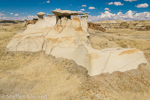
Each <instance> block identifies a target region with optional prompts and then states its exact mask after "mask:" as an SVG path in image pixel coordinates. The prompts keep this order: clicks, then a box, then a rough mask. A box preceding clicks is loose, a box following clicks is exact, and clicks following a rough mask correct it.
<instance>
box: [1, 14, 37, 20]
mask: <svg viewBox="0 0 150 100" xmlns="http://www.w3.org/2000/svg"><path fill="white" fill-rule="evenodd" d="M33 18H38V17H37V16H32V15H28V16H27V17H25V16H23V17H22V16H20V17H19V16H16V17H0V19H1V20H25V19H27V20H33Z"/></svg>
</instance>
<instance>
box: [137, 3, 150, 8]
mask: <svg viewBox="0 0 150 100" xmlns="http://www.w3.org/2000/svg"><path fill="white" fill-rule="evenodd" d="M148 6H149V5H148V4H147V3H144V4H138V5H137V6H136V7H137V8H147V7H148Z"/></svg>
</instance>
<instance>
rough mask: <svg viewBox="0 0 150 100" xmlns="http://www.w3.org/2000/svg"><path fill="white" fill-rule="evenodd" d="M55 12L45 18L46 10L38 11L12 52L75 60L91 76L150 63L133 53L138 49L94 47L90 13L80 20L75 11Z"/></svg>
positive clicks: (10, 48) (17, 37) (13, 41)
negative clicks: (90, 31) (90, 37)
mask: <svg viewBox="0 0 150 100" xmlns="http://www.w3.org/2000/svg"><path fill="white" fill-rule="evenodd" d="M53 13H54V14H55V16H53V15H48V16H47V17H45V18H44V17H43V16H44V15H45V13H43V12H40V13H38V14H37V15H38V21H37V23H36V24H35V25H28V27H27V29H26V30H25V31H24V32H23V33H18V34H17V35H15V36H14V37H13V38H12V39H11V41H10V42H9V44H8V45H7V48H8V51H28V52H38V51H44V52H45V54H48V55H53V56H55V57H56V58H60V57H63V58H67V59H71V60H74V61H75V62H76V63H77V64H78V65H81V66H83V67H85V68H86V69H87V70H88V74H89V75H90V76H95V75H99V74H101V73H112V72H114V71H121V72H124V71H127V70H131V69H136V68H137V67H138V66H139V64H141V63H147V60H146V59H145V57H144V54H143V53H142V52H141V51H140V50H136V52H133V51H135V48H127V49H123V48H106V49H103V50H97V49H93V48H92V46H91V43H90V42H89V40H88V38H87V36H89V33H88V32H87V28H88V27H87V26H88V25H87V18H88V15H87V14H83V15H82V16H81V19H79V17H78V16H77V15H79V13H78V12H74V11H68V10H64V11H63V10H62V11H56V10H54V11H53ZM71 15H73V18H72V19H71V17H70V16H71ZM129 51H130V53H128V52H129Z"/></svg>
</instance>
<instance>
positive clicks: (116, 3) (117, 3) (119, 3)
mask: <svg viewBox="0 0 150 100" xmlns="http://www.w3.org/2000/svg"><path fill="white" fill-rule="evenodd" d="M108 5H115V6H123V5H124V4H122V3H121V2H110V3H108Z"/></svg>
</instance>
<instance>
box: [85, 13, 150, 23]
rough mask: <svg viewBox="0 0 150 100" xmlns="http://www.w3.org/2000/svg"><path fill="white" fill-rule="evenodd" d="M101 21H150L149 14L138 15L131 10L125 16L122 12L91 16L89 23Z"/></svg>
mask: <svg viewBox="0 0 150 100" xmlns="http://www.w3.org/2000/svg"><path fill="white" fill-rule="evenodd" d="M101 20H150V13H149V12H142V13H136V12H135V11H132V10H129V11H127V12H126V13H125V14H123V13H122V12H118V13H116V14H115V13H110V12H109V11H105V12H103V13H101V15H98V16H91V15H89V17H88V21H93V22H94V21H101Z"/></svg>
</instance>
